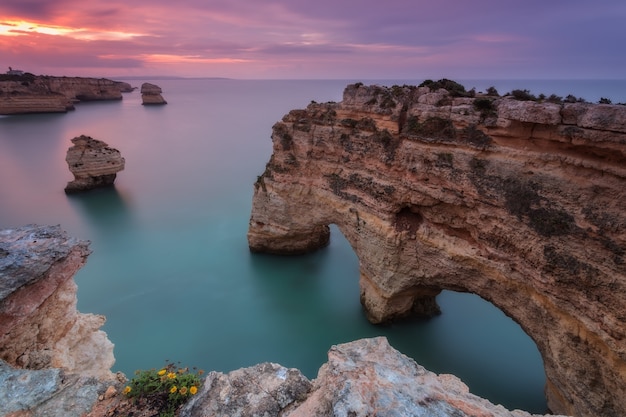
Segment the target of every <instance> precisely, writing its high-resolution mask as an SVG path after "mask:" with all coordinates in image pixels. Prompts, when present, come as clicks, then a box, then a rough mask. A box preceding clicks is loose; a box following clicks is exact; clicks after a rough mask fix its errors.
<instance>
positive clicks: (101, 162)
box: [65, 135, 125, 194]
mask: <svg viewBox="0 0 626 417" xmlns="http://www.w3.org/2000/svg"><path fill="white" fill-rule="evenodd" d="M72 143H73V144H74V145H73V146H71V147H70V148H69V149H68V150H67V155H66V157H65V161H66V162H67V165H68V167H69V169H70V171H71V172H72V174H73V175H74V180H73V181H70V182H68V183H67V186H66V187H65V192H66V193H68V194H71V193H78V192H82V191H88V190H91V189H94V188H101V187H108V186H112V185H113V183H114V182H115V178H116V177H117V173H118V172H119V171H121V170H123V169H124V164H125V160H124V158H122V156H121V154H120V151H118V150H117V149H114V148H111V147H109V145H107V144H106V143H104V142H102V141H100V140H97V139H94V138H92V137H90V136H85V135H81V136H77V137H75V138H74V139H72Z"/></svg>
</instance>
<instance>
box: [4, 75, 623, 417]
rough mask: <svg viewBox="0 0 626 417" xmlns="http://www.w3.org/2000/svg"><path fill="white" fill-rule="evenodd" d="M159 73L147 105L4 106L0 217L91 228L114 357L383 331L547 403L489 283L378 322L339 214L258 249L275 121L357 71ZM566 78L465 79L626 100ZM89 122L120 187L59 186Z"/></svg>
mask: <svg viewBox="0 0 626 417" xmlns="http://www.w3.org/2000/svg"><path fill="white" fill-rule="evenodd" d="M145 81H150V80H145ZM355 81H358V80H355ZM141 82H143V80H142V81H134V80H133V81H131V83H132V84H133V85H140V83H141ZM152 82H154V83H156V84H158V85H160V86H161V87H162V88H163V91H164V93H163V95H164V97H165V99H166V100H167V101H168V103H169V104H168V105H166V106H161V107H144V106H142V105H141V98H140V95H139V93H138V92H136V91H135V92H133V93H128V94H125V96H124V99H123V100H122V101H117V102H104V103H83V104H79V105H78V106H77V110H76V111H74V112H70V113H67V114H51V115H27V116H12V117H1V116H0V177H1V178H2V181H0V227H15V226H19V225H22V224H27V223H39V224H60V225H61V226H62V227H63V228H64V229H65V230H67V231H68V232H69V233H70V234H71V235H73V236H76V237H79V238H82V239H88V240H90V241H91V249H92V250H93V253H92V254H91V255H90V257H89V259H88V262H87V264H86V266H85V267H84V268H83V269H81V270H80V271H79V273H78V274H77V276H76V281H77V283H78V287H79V293H78V307H79V309H80V311H82V312H88V313H97V314H103V315H105V316H106V317H107V323H106V325H105V326H104V330H105V331H106V332H107V334H108V335H109V338H110V339H111V340H112V341H113V343H115V357H116V364H115V367H114V370H116V371H117V370H120V371H122V372H124V373H126V374H127V375H128V376H132V374H133V371H134V370H135V369H145V368H153V367H158V366H161V365H162V364H163V363H164V362H165V361H166V360H169V361H175V362H178V361H180V362H181V364H182V365H186V366H197V367H199V368H202V369H204V370H207V371H208V370H219V371H229V370H232V369H236V368H239V367H243V366H249V365H253V364H256V363H259V362H265V361H272V362H277V363H280V364H282V365H284V366H288V367H296V368H299V369H300V370H302V371H303V372H304V373H305V374H306V375H307V376H308V377H310V378H314V377H315V376H316V373H317V370H318V369H319V366H320V365H321V364H322V363H324V362H325V361H326V353H327V351H328V349H329V347H330V346H331V345H333V344H337V343H343V342H347V341H351V340H355V339H359V338H363V337H372V336H378V335H384V336H387V337H388V339H389V341H390V343H391V345H392V346H394V347H395V348H397V349H398V350H400V351H401V352H403V353H405V354H406V355H408V356H411V357H413V358H415V359H416V360H417V361H418V362H419V363H420V364H422V365H424V366H425V367H427V368H428V369H430V370H432V371H434V372H438V373H454V374H456V375H457V376H459V377H461V378H462V379H463V380H464V382H465V383H467V384H468V385H469V386H470V389H471V390H472V392H474V393H475V394H478V395H481V396H484V397H487V398H489V399H490V400H491V401H493V402H495V403H501V404H503V405H505V406H506V407H508V408H523V409H526V410H529V411H532V412H544V411H545V408H546V405H545V399H544V396H543V387H544V383H545V376H544V373H543V367H542V362H541V358H540V356H539V354H538V352H537V349H536V347H535V345H534V343H533V342H532V341H531V340H530V339H529V338H528V337H527V336H526V335H525V334H524V333H523V332H522V331H521V330H520V328H519V326H517V325H516V324H515V323H514V322H512V321H511V320H510V319H509V318H507V317H506V316H504V314H502V312H500V311H499V310H498V309H497V308H495V307H493V306H492V305H491V304H489V303H487V302H485V301H483V300H481V299H480V298H478V297H476V296H472V295H468V294H458V293H453V292H444V293H442V295H441V296H440V297H439V303H440V305H441V307H442V310H443V314H442V315H441V316H439V317H436V318H434V319H432V320H429V321H419V320H418V321H411V322H403V323H397V324H393V325H390V326H373V325H371V324H369V323H368V322H367V321H366V320H365V318H364V316H363V314H362V311H361V306H360V304H359V289H358V261H357V259H356V257H355V255H354V253H353V252H352V250H351V248H350V246H349V245H348V243H347V242H346V241H345V239H344V238H343V237H342V236H341V234H340V233H339V232H338V230H337V229H335V228H334V229H333V230H332V238H331V244H330V246H329V247H327V248H325V249H323V250H321V251H319V252H316V253H314V254H310V255H307V256H302V257H294V258H285V257H275V256H266V255H252V254H250V252H249V251H248V246H247V241H246V232H247V227H248V219H249V215H250V207H251V199H252V190H253V185H252V184H253V182H254V181H255V179H256V176H257V175H259V174H260V173H261V172H263V170H264V167H265V163H266V162H267V160H268V159H269V156H270V154H271V140H270V134H271V127H272V125H273V124H274V123H275V122H276V121H278V120H280V119H281V118H282V116H283V115H284V114H285V113H287V112H288V111H289V110H291V109H295V108H303V107H305V106H306V105H307V104H308V103H309V102H310V101H311V100H315V101H318V102H323V101H339V100H341V95H342V92H343V88H344V87H345V85H346V84H347V83H348V81H243V80H152ZM419 82H421V80H419V81H417V83H419ZM379 83H381V84H387V85H391V84H404V83H407V84H409V83H412V84H414V83H415V82H411V81H390V82H379ZM481 83H482V84H481ZM506 83H508V84H506ZM534 83H537V82H534ZM562 83H565V82H550V83H546V84H543V86H544V87H545V88H543V89H541V90H539V91H534V89H533V87H527V86H528V85H529V84H523V83H522V84H516V83H515V82H501V84H498V83H492V82H484V81H475V82H471V83H470V82H468V83H466V84H465V85H466V87H468V88H471V87H476V88H477V89H485V88H487V87H489V86H492V85H494V86H496V88H498V89H499V91H500V92H506V91H508V90H510V89H514V88H530V89H531V92H533V93H540V92H544V93H546V94H548V95H549V94H551V93H555V94H560V95H567V94H570V93H571V94H574V95H578V96H585V95H587V96H588V97H587V98H588V99H589V100H595V101H597V99H599V97H594V96H593V94H600V96H601V97H607V98H611V99H612V100H614V101H615V102H617V101H626V97H621V98H620V97H619V95H618V94H617V93H619V92H620V91H621V92H624V91H625V90H624V89H623V88H622V89H621V90H620V89H619V88H618V89H616V88H615V85H614V84H603V83H601V82H600V83H598V82H596V83H595V84H594V83H593V82H578V83H572V82H570V83H569V84H568V83H565V84H563V85H561V84H562ZM518 85H520V86H519V87H518ZM533 85H534V84H533ZM594 85H595V87H594ZM603 86H604V87H603ZM621 86H622V87H623V86H624V83H623V82H622V83H621ZM541 87H542V85H541V84H540V85H538V87H537V88H541ZM557 87H558V88H561V89H563V91H567V92H561V91H560V90H558V89H557ZM603 88H605V90H603ZM611 94H613V96H611ZM80 134H86V135H89V136H92V137H94V138H96V139H100V140H103V141H105V142H107V143H108V144H109V145H110V146H112V147H114V148H117V149H119V150H120V151H121V153H122V155H123V156H124V157H125V158H126V169H125V170H124V171H122V172H120V173H119V174H118V178H117V180H116V187H115V188H112V189H107V190H99V191H95V192H91V193H88V194H83V195H74V196H66V195H65V193H64V191H63V189H64V187H65V184H66V183H67V182H68V181H69V180H71V179H72V175H71V174H70V172H69V170H68V168H67V165H66V163H65V154H66V151H67V148H68V147H69V146H71V143H70V139H71V138H73V137H75V136H78V135H80Z"/></svg>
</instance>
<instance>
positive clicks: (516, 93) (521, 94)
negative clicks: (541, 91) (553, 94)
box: [511, 90, 537, 101]
mask: <svg viewBox="0 0 626 417" xmlns="http://www.w3.org/2000/svg"><path fill="white" fill-rule="evenodd" d="M511 95H512V96H513V97H514V98H515V99H516V100H521V101H537V97H535V96H534V95H532V94H530V91H529V90H513V91H511Z"/></svg>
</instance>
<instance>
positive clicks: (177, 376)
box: [124, 363, 203, 417]
mask: <svg viewBox="0 0 626 417" xmlns="http://www.w3.org/2000/svg"><path fill="white" fill-rule="evenodd" d="M202 374H203V371H201V370H198V371H196V372H190V371H189V368H179V367H178V366H176V365H174V364H171V363H167V364H166V365H165V366H164V367H163V368H161V369H150V370H145V371H143V370H138V371H135V377H134V378H133V379H131V380H130V381H129V383H128V385H126V387H125V388H124V394H125V395H126V396H127V397H129V398H134V399H137V400H140V401H145V402H146V405H147V406H148V407H149V408H151V409H156V410H159V416H162V417H165V416H173V415H174V414H175V412H176V410H177V409H178V407H180V406H181V405H182V404H183V403H185V401H187V400H188V399H189V397H190V396H192V395H196V393H197V392H198V388H199V387H200V385H201V384H202V381H201V376H202Z"/></svg>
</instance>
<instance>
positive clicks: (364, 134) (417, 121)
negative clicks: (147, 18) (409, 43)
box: [248, 84, 626, 417]
mask: <svg viewBox="0 0 626 417" xmlns="http://www.w3.org/2000/svg"><path fill="white" fill-rule="evenodd" d="M272 139H273V154H272V156H271V158H270V161H269V162H268V164H267V167H266V170H265V172H264V173H263V175H261V176H260V177H259V178H258V180H257V182H256V184H255V190H254V197H253V207H252V213H251V218H250V227H249V232H248V242H249V246H250V249H251V250H252V251H253V252H268V253H278V254H298V253H303V252H307V251H310V250H314V249H317V248H319V247H321V246H324V245H325V244H327V242H328V237H329V232H328V230H329V229H328V225H330V224H336V225H337V226H338V228H339V229H340V230H341V232H342V233H343V235H344V236H345V237H346V238H347V240H348V241H349V242H350V244H351V245H352V247H353V249H354V250H355V252H356V254H357V256H358V258H359V264H360V288H361V301H362V304H363V306H364V309H365V311H366V313H367V315H368V318H369V319H370V320H371V321H372V322H375V323H380V322H385V321H388V320H392V319H395V318H400V317H404V316H407V315H410V314H422V315H432V314H434V313H436V312H437V311H438V307H437V305H436V301H435V297H436V295H437V294H438V293H439V292H440V291H441V290H443V289H449V290H454V291H465V292H471V293H474V294H478V295H479V296H481V297H482V298H484V299H486V300H489V301H491V302H492V303H493V304H495V305H496V306H498V307H499V308H500V309H502V310H503V311H504V312H505V313H506V314H507V315H508V316H510V317H512V318H513V319H514V320H515V321H517V322H518V323H519V324H520V325H521V327H522V328H523V329H524V330H525V331H526V333H527V334H528V335H529V336H530V337H531V338H532V339H533V340H534V341H535V342H536V344H537V347H538V349H539V351H540V352H541V355H542V357H543V360H544V365H545V371H546V376H547V386H546V395H547V399H548V405H549V407H550V409H551V410H552V411H554V412H559V413H563V414H570V415H575V416H589V417H591V416H594V417H595V416H617V415H626V401H624V398H626V326H624V323H626V262H625V255H626V107H625V106H613V105H592V104H585V103H564V104H554V103H539V102H532V101H516V100H513V99H512V98H510V97H487V96H482V97H477V98H472V97H457V96H455V95H454V94H452V93H450V92H449V91H447V90H444V89H439V90H431V89H430V88H428V87H419V88H417V87H411V86H404V87H398V86H396V87H392V88H384V87H378V86H370V87H368V86H364V85H362V84H355V85H350V86H348V87H347V88H346V90H345V92H344V97H343V101H342V102H340V103H327V104H317V103H312V104H310V105H309V106H308V107H307V108H306V109H304V110H293V111H291V112H290V113H289V114H288V115H286V116H285V117H284V118H283V120H282V121H280V122H278V123H276V124H275V125H274V127H273V134H272Z"/></svg>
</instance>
